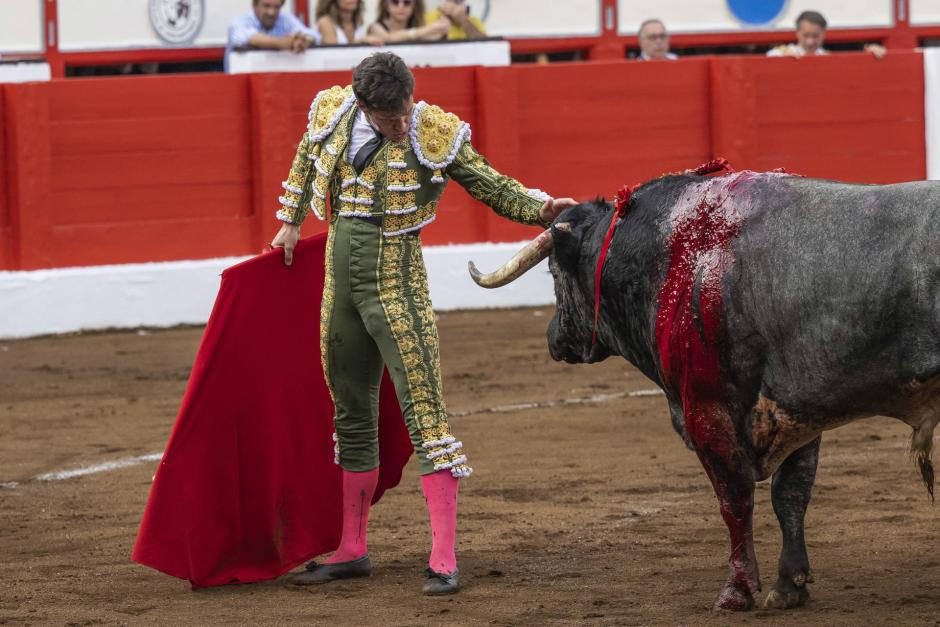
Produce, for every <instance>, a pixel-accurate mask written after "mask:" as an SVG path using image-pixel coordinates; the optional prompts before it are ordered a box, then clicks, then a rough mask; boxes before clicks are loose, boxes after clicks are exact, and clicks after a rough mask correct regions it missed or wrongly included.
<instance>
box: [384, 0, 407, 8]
mask: <svg viewBox="0 0 940 627" xmlns="http://www.w3.org/2000/svg"><path fill="white" fill-rule="evenodd" d="M412 2H413V0H388V3H389V4H394V5H395V6H396V7H397V6H399V5H401V6H403V7H410V6H411V3H412Z"/></svg>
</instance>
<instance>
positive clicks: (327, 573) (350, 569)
mask: <svg viewBox="0 0 940 627" xmlns="http://www.w3.org/2000/svg"><path fill="white" fill-rule="evenodd" d="M371 574H372V562H371V561H370V560H369V554H368V553H366V554H365V555H363V556H362V557H360V558H359V559H354V560H352V561H351V562H337V563H335V564H317V563H316V562H310V563H309V564H307V567H306V568H305V569H304V570H302V571H300V572H299V573H293V574H292V575H291V576H290V578H289V579H288V580H287V581H288V583H292V584H294V585H295V586H307V585H310V584H314V583H326V582H327V581H333V580H334V579H355V578H356V577H368V576H369V575H371Z"/></svg>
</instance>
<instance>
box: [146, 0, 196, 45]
mask: <svg viewBox="0 0 940 627" xmlns="http://www.w3.org/2000/svg"><path fill="white" fill-rule="evenodd" d="M205 19H206V7H205V0H150V25H151V26H153V30H154V31H155V32H156V33H157V36H158V37H159V38H160V39H162V40H163V41H164V42H165V43H168V44H191V43H192V42H193V41H194V40H195V39H196V37H197V36H198V35H199V32H200V31H201V30H202V24H203V22H204V21H205Z"/></svg>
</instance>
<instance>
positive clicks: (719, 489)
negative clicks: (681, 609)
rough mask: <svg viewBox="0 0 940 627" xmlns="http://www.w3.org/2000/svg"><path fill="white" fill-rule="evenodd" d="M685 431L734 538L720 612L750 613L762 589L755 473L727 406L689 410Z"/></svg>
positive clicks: (719, 596) (721, 593)
mask: <svg viewBox="0 0 940 627" xmlns="http://www.w3.org/2000/svg"><path fill="white" fill-rule="evenodd" d="M686 428H687V430H688V432H689V435H690V438H691V439H692V441H693V443H694V444H695V451H696V453H697V454H698V457H699V460H701V462H702V465H703V466H704V467H705V471H706V472H707V473H708V478H709V479H710V480H711V482H712V487H713V488H714V489H715V495H716V496H717V497H718V505H719V508H720V510H721V517H722V518H723V519H724V521H725V524H726V525H727V526H728V532H729V534H730V536H731V555H730V557H729V558H728V566H729V570H730V572H729V574H728V581H727V583H725V586H724V588H722V590H721V592H720V593H719V595H718V600H717V601H716V602H715V609H716V610H734V611H741V610H749V609H751V608H753V607H754V593H755V592H757V591H759V590H760V589H761V584H760V575H759V573H758V570H757V558H756V557H755V554H754V534H753V528H752V517H753V514H754V484H755V481H754V471H753V463H752V461H751V460H750V459H749V458H748V457H747V455H746V453H745V451H744V450H743V449H742V447H741V445H740V444H739V442H738V439H737V437H736V431H735V429H734V425H733V423H732V421H731V419H730V415H729V412H728V411H727V409H726V408H724V407H716V406H714V405H712V406H711V407H708V408H695V409H694V410H693V411H691V412H690V411H689V408H686Z"/></svg>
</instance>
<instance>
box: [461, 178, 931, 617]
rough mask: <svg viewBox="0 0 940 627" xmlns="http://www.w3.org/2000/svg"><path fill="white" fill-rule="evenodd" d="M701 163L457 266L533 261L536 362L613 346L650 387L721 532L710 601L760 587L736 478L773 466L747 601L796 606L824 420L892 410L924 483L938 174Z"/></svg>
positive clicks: (733, 603) (745, 490)
mask: <svg viewBox="0 0 940 627" xmlns="http://www.w3.org/2000/svg"><path fill="white" fill-rule="evenodd" d="M703 168H704V169H703ZM703 168H700V169H698V170H695V171H688V172H686V173H683V174H677V175H669V176H665V177H662V178H660V179H658V180H655V181H652V182H650V183H647V184H645V185H643V186H641V187H639V188H637V189H635V190H633V191H632V196H629V197H624V198H622V199H621V200H622V204H619V205H618V209H619V215H620V216H622V217H617V215H618V212H617V211H616V210H615V209H614V208H613V207H612V206H610V205H608V204H607V203H605V202H602V201H595V202H590V203H585V204H581V205H578V206H576V207H572V208H570V209H568V210H566V211H565V212H564V213H562V214H561V215H560V216H559V217H558V218H557V219H556V220H555V222H554V224H553V225H552V227H551V228H550V229H549V230H547V231H545V232H544V233H542V234H541V235H540V236H539V237H538V238H536V239H535V240H534V241H533V242H532V243H530V244H529V245H528V246H526V248H524V249H523V250H522V251H520V252H519V253H518V254H517V255H516V256H515V257H513V259H512V260H510V261H509V262H508V263H507V264H506V265H505V266H503V268H501V269H499V270H497V271H496V272H493V273H492V274H489V275H481V274H480V273H479V272H478V271H477V270H476V268H475V267H474V266H473V264H472V263H471V264H470V270H471V274H472V275H473V277H474V280H476V281H477V283H479V284H480V285H483V286H484V287H499V286H501V285H505V284H507V283H509V282H510V281H512V280H513V279H515V278H516V277H518V276H520V275H521V274H522V273H524V272H525V271H526V270H528V269H529V268H531V267H533V266H534V265H535V264H536V263H538V261H539V260H541V259H544V258H545V257H549V258H550V259H549V267H550V269H551V272H552V276H553V277H554V282H555V295H556V299H557V308H556V312H555V316H554V318H553V319H552V321H551V323H550V324H549V328H548V345H549V351H550V352H551V355H552V357H553V358H555V359H556V360H564V361H567V362H569V363H590V362H596V361H600V360H603V359H606V358H607V357H609V356H611V355H619V356H621V357H623V358H625V359H627V360H628V361H629V362H631V363H632V364H634V365H635V366H636V367H637V368H638V369H639V370H641V371H642V372H643V373H644V374H645V375H646V376H647V377H649V378H650V379H651V380H653V381H654V382H655V383H656V384H657V385H659V386H660V387H661V388H662V389H663V391H664V392H665V394H666V397H667V399H668V403H669V410H670V413H671V416H672V422H673V425H674V427H675V428H676V430H677V431H678V432H679V433H680V435H682V437H683V438H684V440H685V442H686V444H687V445H688V446H689V447H690V448H691V449H693V450H694V451H695V452H696V454H697V455H698V457H699V459H700V460H701V463H702V466H704V468H705V472H706V473H707V474H708V478H709V479H710V480H711V483H712V486H713V487H714V490H715V493H716V495H717V496H718V502H719V506H720V510H721V516H722V518H723V519H724V521H725V524H726V525H727V526H728V530H729V532H730V535H731V556H730V558H729V565H730V575H729V577H728V581H727V583H726V584H725V586H724V588H723V589H722V590H721V592H720V593H719V595H718V600H717V601H716V604H715V607H716V608H719V609H727V610H747V609H750V608H752V607H753V605H754V597H753V595H754V593H755V592H757V591H758V590H760V589H761V583H760V578H759V576H758V571H757V562H756V559H755V555H754V540H753V532H752V523H751V519H752V513H753V509H754V486H755V482H757V481H763V480H765V479H768V478H771V477H772V484H771V488H772V489H771V499H772V501H773V508H774V512H775V513H776V515H777V519H778V521H779V523H780V529H781V532H782V534H783V548H782V551H781V555H780V560H779V567H778V573H777V581H776V583H775V584H774V587H773V589H772V590H771V591H770V593H769V594H768V595H767V597H766V599H765V603H764V604H765V606H767V607H776V608H790V607H796V606H800V605H802V604H804V603H805V602H806V600H807V599H808V598H809V593H808V591H807V587H806V584H807V583H809V582H812V581H813V575H812V572H811V571H810V565H809V559H808V557H807V554H806V545H805V542H804V538H803V519H804V515H805V512H806V507H807V505H808V504H809V500H810V494H811V491H812V487H813V482H814V480H815V475H816V466H817V461H818V457H819V444H820V438H821V434H822V432H823V431H826V430H828V429H833V428H835V427H838V426H840V425H844V424H846V423H848V422H851V421H853V420H857V419H859V418H864V417H866V416H872V415H884V416H891V417H894V418H897V419H899V420H902V421H904V422H905V423H907V424H908V425H910V426H911V427H912V429H913V438H912V444H911V452H912V455H913V458H914V461H915V464H916V466H917V468H918V469H919V471H920V474H921V476H922V478H923V481H924V483H925V484H926V486H927V490H928V491H929V493H930V497H931V499H932V498H933V482H934V472H933V465H932V463H931V449H932V443H933V430H934V427H935V426H936V425H937V422H938V421H940V184H934V183H929V182H919V183H904V184H899V185H884V186H881V185H851V184H845V183H838V182H833V181H823V180H814V179H808V178H803V177H798V176H792V175H787V174H784V173H777V172H768V173H755V172H750V171H742V172H732V173H725V174H723V175H721V176H714V177H706V176H703V175H702V173H707V172H709V171H711V170H715V169H718V168H708V167H703ZM612 223H613V226H611V225H612ZM608 233H611V234H612V235H611V236H610V237H608V238H607V240H608V242H607V243H608V244H609V250H608V248H607V247H606V246H605V236H607V234H608ZM602 250H603V251H604V252H605V253H607V254H606V260H605V259H604V258H603V257H604V256H603V255H602ZM599 260H600V261H601V263H600V266H601V267H600V269H598V266H599V264H598V261H599ZM598 274H599V276H598ZM596 280H597V281H596Z"/></svg>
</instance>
